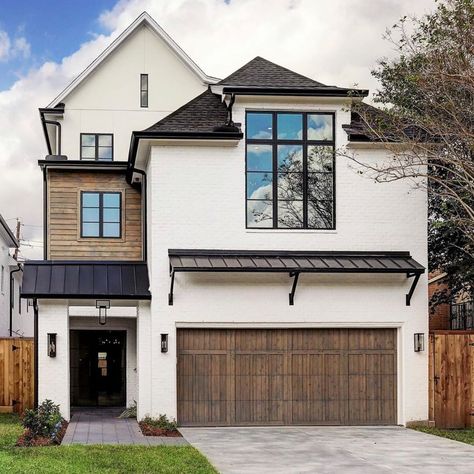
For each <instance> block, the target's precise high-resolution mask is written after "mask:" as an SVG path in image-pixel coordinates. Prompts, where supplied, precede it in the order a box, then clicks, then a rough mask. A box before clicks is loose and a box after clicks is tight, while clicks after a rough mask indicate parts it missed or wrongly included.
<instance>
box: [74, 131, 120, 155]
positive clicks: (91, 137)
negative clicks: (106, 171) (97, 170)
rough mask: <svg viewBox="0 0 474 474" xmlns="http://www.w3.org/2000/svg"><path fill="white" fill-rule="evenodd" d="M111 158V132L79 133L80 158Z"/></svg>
mask: <svg viewBox="0 0 474 474" xmlns="http://www.w3.org/2000/svg"><path fill="white" fill-rule="evenodd" d="M113 159H114V136H113V135H112V134H111V133H81V160H96V161H112V160H113Z"/></svg>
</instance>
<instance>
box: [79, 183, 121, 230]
mask: <svg viewBox="0 0 474 474" xmlns="http://www.w3.org/2000/svg"><path fill="white" fill-rule="evenodd" d="M84 194H98V195H99V207H98V209H99V222H98V224H99V235H94V236H91V235H84V232H83V224H84V220H83V212H84V204H83V202H84ZM104 194H118V195H119V196H120V207H119V214H120V221H119V230H120V234H119V235H118V236H104V235H103V234H104ZM122 201H123V198H122V192H121V191H81V239H121V238H122V234H123V233H122V225H123V218H122V217H123V216H122V213H123V205H122ZM112 209H115V208H112ZM87 223H89V222H87ZM91 223H93V224H95V223H96V222H91ZM110 224H116V222H110Z"/></svg>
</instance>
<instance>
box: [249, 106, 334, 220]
mask: <svg viewBox="0 0 474 474" xmlns="http://www.w3.org/2000/svg"><path fill="white" fill-rule="evenodd" d="M245 130H246V169H245V171H246V206H247V207H246V225H247V228H250V229H254V228H255V229H265V228H267V229H334V228H335V187H334V182H335V114H334V113H331V112H293V111H291V112H287V111H285V112H267V111H257V112H250V111H249V112H247V114H246V128H245Z"/></svg>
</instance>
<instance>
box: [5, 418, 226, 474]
mask: <svg viewBox="0 0 474 474" xmlns="http://www.w3.org/2000/svg"><path fill="white" fill-rule="evenodd" d="M22 432H23V428H22V426H21V423H20V419H19V417H18V416H16V415H12V414H0V472H2V473H4V472H5V473H9V474H24V473H25V472H34V473H35V474H64V473H65V472H67V473H74V474H90V473H91V472H93V473H94V474H111V473H137V474H138V473H145V472H146V473H163V474H164V473H166V474H178V473H179V474H216V473H217V471H216V470H215V469H214V468H213V467H212V466H211V464H210V463H209V462H208V461H207V459H206V458H205V457H204V456H203V455H202V454H201V453H200V452H199V451H198V450H197V449H195V448H193V447H191V446H153V447H149V446H125V445H121V446H111V445H87V446H83V445H72V446H45V447H29V448H19V447H16V442H17V440H18V438H19V437H20V436H21V435H22Z"/></svg>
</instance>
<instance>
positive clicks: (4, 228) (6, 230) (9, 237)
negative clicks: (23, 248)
mask: <svg viewBox="0 0 474 474" xmlns="http://www.w3.org/2000/svg"><path fill="white" fill-rule="evenodd" d="M0 237H2V238H3V240H4V241H5V243H6V244H7V245H8V247H10V248H18V247H19V246H20V244H19V242H18V240H17V239H16V237H15V236H14V235H13V232H12V230H11V229H10V227H9V226H8V224H7V223H6V221H5V219H4V218H3V217H2V215H1V214H0Z"/></svg>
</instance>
